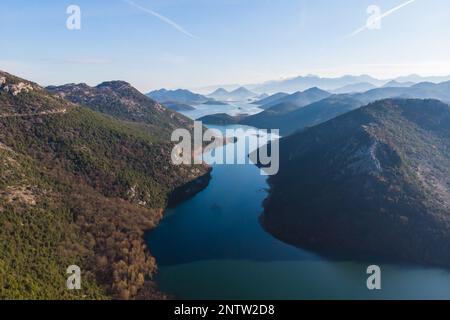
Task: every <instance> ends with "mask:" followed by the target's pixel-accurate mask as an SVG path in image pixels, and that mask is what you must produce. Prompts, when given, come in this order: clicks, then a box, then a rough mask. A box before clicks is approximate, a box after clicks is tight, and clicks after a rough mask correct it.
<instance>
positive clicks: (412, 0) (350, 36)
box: [346, 0, 416, 38]
mask: <svg viewBox="0 0 450 320" xmlns="http://www.w3.org/2000/svg"><path fill="white" fill-rule="evenodd" d="M415 1H416V0H409V1H406V2H405V3H403V4H401V5H399V6H397V7H395V8H392V9H391V10H388V11H386V12H385V13H383V14H382V15H380V16H379V17H376V18H375V19H374V22H377V21H381V20H382V19H384V18H386V17H387V16H390V15H391V14H393V13H394V12H396V11H398V10H400V9H401V8H403V7H406V6H407V5H409V4H411V3H413V2H415ZM366 29H367V24H366V25H364V26H362V27H361V28H359V29H356V30H355V31H353V32H352V33H350V34H349V35H348V36H346V38H352V37H354V36H356V35H357V34H359V33H361V32H363V31H364V30H366Z"/></svg>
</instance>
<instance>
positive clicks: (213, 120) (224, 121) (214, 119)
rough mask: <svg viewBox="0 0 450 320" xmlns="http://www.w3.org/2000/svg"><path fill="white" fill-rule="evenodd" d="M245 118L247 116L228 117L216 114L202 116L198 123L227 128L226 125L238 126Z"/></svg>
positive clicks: (224, 114) (225, 114)
mask: <svg viewBox="0 0 450 320" xmlns="http://www.w3.org/2000/svg"><path fill="white" fill-rule="evenodd" d="M246 117H248V115H247V114H240V115H237V116H230V115H229V114H227V113H217V114H212V115H208V116H204V117H202V118H200V119H198V121H202V122H203V123H205V124H212V125H219V126H228V125H233V124H239V123H240V122H241V121H242V120H243V119H244V118H246Z"/></svg>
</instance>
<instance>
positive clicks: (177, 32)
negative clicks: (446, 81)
mask: <svg viewBox="0 0 450 320" xmlns="http://www.w3.org/2000/svg"><path fill="white" fill-rule="evenodd" d="M406 1H407V0H370V1H367V0H338V1H336V0H133V2H134V3H135V4H136V5H137V6H133V5H131V4H130V3H128V2H127V1H126V0H71V1H65V0H39V1H30V0H14V1H3V3H2V8H1V9H0V27H1V30H2V46H1V51H0V69H3V70H5V71H9V72H11V73H15V74H18V75H20V76H23V77H26V78H28V79H31V80H34V81H37V82H39V83H41V84H43V85H48V84H62V83H67V82H87V83H89V84H96V83H99V82H101V81H104V80H112V79H122V80H126V81H129V82H131V83H132V84H133V85H135V86H136V87H138V88H139V89H140V90H143V91H147V90H150V89H155V88H160V87H169V88H174V87H188V88H192V87H197V86H206V85H212V84H222V83H223V84H227V83H253V82H260V81H265V80H271V79H278V78H283V77H289V76H295V75H306V74H311V73H314V74H319V75H323V76H337V75H341V74H347V73H348V74H362V73H369V74H372V75H374V76H377V77H383V78H388V77H391V76H396V75H406V74H410V73H420V74H423V75H432V74H435V75H441V74H450V41H449V39H450V18H449V17H450V1H448V0H416V1H414V2H412V3H410V4H408V5H406V6H405V7H403V8H401V9H400V10H398V11H396V12H394V13H392V14H391V15H389V16H387V17H385V18H384V19H383V20H382V21H381V29H380V30H365V31H363V32H361V33H359V34H357V35H355V36H349V35H350V34H351V33H352V32H353V31H355V30H356V29H358V28H360V27H361V26H364V25H365V24H366V21H367V19H368V18H369V14H368V13H367V12H366V10H367V8H368V6H369V5H372V4H375V5H378V6H379V7H380V8H381V10H382V12H386V11H388V10H389V9H391V8H393V7H396V6H398V5H401V4H402V3H405V2H406ZM71 4H75V5H78V6H79V7H80V8H81V13H82V17H81V21H82V26H81V30H75V31H70V30H68V29H67V28H66V20H67V17H68V15H67V14H66V9H67V7H68V6H69V5H71ZM138 6H140V7H143V8H146V9H149V10H151V11H152V12H153V14H151V13H150V11H144V10H143V9H142V8H138ZM158 14H159V15H160V16H158Z"/></svg>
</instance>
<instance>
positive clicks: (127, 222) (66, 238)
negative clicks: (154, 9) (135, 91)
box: [0, 72, 209, 299]
mask: <svg viewBox="0 0 450 320" xmlns="http://www.w3.org/2000/svg"><path fill="white" fill-rule="evenodd" d="M0 82H1V85H0V163H2V165H1V166H0V212H1V214H0V243H1V246H0V283H2V285H1V286H0V298H8V299H11V298H20V299H24V298H33V299H43V298H45V299H63V298H64V299H65V298H68V299H70V298H74V299H78V298H87V299H91V298H111V297H114V298H122V299H129V298H135V297H146V298H152V297H160V296H159V294H158V293H157V291H156V290H155V289H154V284H153V282H152V276H153V274H154V272H155V270H156V264H155V261H154V259H153V258H152V257H151V256H150V254H149V253H148V250H147V249H146V248H145V242H144V239H143V234H144V231H145V230H147V229H151V228H153V227H154V226H155V225H156V224H157V223H158V222H159V220H160V219H161V217H162V213H163V210H164V208H165V206H166V203H167V200H168V197H169V195H170V194H171V192H172V191H174V190H176V189H178V188H179V187H181V186H183V185H185V184H187V183H189V182H192V181H194V180H196V179H197V178H199V177H202V176H204V175H205V177H207V173H208V172H209V168H207V167H206V166H203V165H202V166H192V167H190V166H179V167H177V166H173V165H172V164H171V159H170V154H171V151H172V143H170V142H169V141H168V140H167V138H163V136H165V135H161V137H155V136H153V135H151V134H149V132H150V131H149V128H150V126H147V125H145V126H143V125H142V123H147V121H148V123H152V125H153V124H154V126H153V127H152V130H157V128H161V129H164V128H167V130H166V133H168V128H172V127H174V126H176V125H178V122H177V121H181V122H182V123H184V121H186V124H187V126H190V125H191V124H190V121H188V120H185V119H184V117H181V116H180V119H179V120H178V119H177V120H174V119H175V118H176V117H178V115H177V114H175V113H172V112H168V111H167V110H165V109H160V106H159V105H154V106H153V109H148V108H150V104H151V103H150V102H148V101H151V100H147V98H146V100H143V102H145V103H146V105H144V106H142V105H138V104H135V103H134V102H132V103H131V104H127V105H129V106H130V108H131V107H132V108H133V109H132V110H133V112H135V111H136V110H142V112H143V113H145V112H147V111H148V110H151V111H149V112H147V113H146V114H145V115H143V118H142V119H145V121H144V122H142V123H141V122H139V121H137V122H130V121H127V122H124V121H120V120H118V119H115V118H114V117H111V116H109V115H103V114H101V113H98V112H96V111H93V110H91V109H88V108H85V107H81V106H79V105H76V104H74V103H72V102H69V101H67V100H65V99H63V98H61V97H60V96H59V95H55V94H51V93H49V92H48V91H46V90H45V89H43V88H42V87H40V86H38V85H36V84H33V83H31V82H28V81H26V80H23V79H20V78H17V77H14V76H12V75H9V74H7V73H4V72H1V73H0ZM117 84H119V83H117ZM99 90H102V91H103V90H106V89H105V88H102V89H99ZM110 90H111V91H112V92H113V93H112V94H111V95H112V97H111V96H110V95H109V94H108V93H104V94H103V95H102V99H105V101H111V102H112V101H119V100H120V101H122V102H123V100H122V98H118V97H122V95H121V93H120V92H121V91H122V90H126V91H128V88H124V87H123V86H122V85H119V86H118V87H115V86H111V85H108V89H107V92H109V91H110ZM115 90H118V92H119V93H117V92H115ZM105 92H106V91H105ZM83 99H84V97H83V96H81V97H80V101H84V100H83ZM71 100H74V101H77V99H76V94H75V93H74V96H73V97H72V99H71ZM100 100H101V99H100ZM96 101H97V100H96ZM133 101H137V100H133ZM86 104H87V103H86ZM92 105H93V104H92ZM92 105H91V106H92ZM99 105H100V104H99ZM101 105H104V106H107V103H104V104H103V102H102V104H101ZM117 106H119V105H117ZM118 108H119V109H114V110H121V108H122V105H120V106H119V107H118ZM103 111H105V110H103ZM137 112H138V113H139V111H137ZM150 113H151V114H152V116H151V117H150ZM147 115H149V116H148V117H147ZM153 116H154V117H153ZM117 117H122V116H121V115H120V114H117ZM154 119H158V120H154ZM152 121H154V122H152ZM156 121H158V124H156ZM72 264H75V265H78V266H80V267H81V269H82V275H83V282H82V284H83V285H82V290H81V291H79V292H78V291H68V290H67V289H66V269H67V267H68V266H69V265H72Z"/></svg>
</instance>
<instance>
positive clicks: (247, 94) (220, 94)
mask: <svg viewBox="0 0 450 320" xmlns="http://www.w3.org/2000/svg"><path fill="white" fill-rule="evenodd" d="M208 97H209V98H213V99H215V100H219V101H246V100H249V99H255V98H257V97H258V94H256V93H254V92H251V91H250V90H248V89H246V88H244V87H240V88H238V89H236V90H233V91H231V92H230V91H227V90H225V89H223V88H219V89H217V90H215V91H214V92H212V93H211V94H209V95H208Z"/></svg>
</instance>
